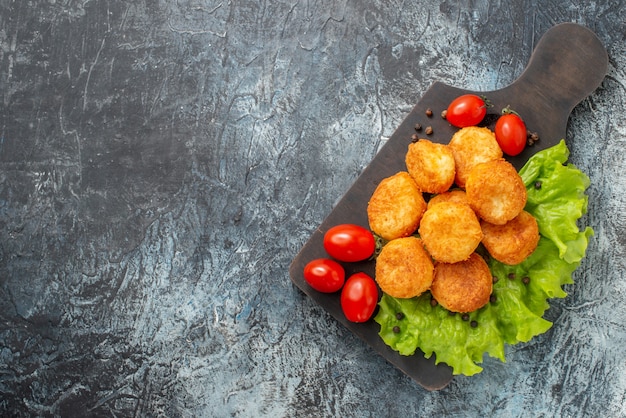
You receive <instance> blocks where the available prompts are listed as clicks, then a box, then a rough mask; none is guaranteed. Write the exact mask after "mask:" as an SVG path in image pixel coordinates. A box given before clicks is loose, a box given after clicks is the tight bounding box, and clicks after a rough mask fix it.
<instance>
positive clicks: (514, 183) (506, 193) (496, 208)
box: [465, 159, 527, 225]
mask: <svg viewBox="0 0 626 418" xmlns="http://www.w3.org/2000/svg"><path fill="white" fill-rule="evenodd" d="M465 193H466V195H467V200H468V202H469V205H470V206H471V208H472V209H474V211H475V212H476V214H477V215H478V216H479V217H480V218H481V219H483V220H485V221H487V222H489V223H492V224H495V225H504V224H505V223H507V222H508V221H510V220H511V219H513V218H515V217H516V216H517V215H519V214H520V212H521V211H522V210H523V209H524V206H526V199H527V192H526V186H524V181H523V180H522V178H521V177H520V175H519V174H518V173H517V170H515V167H513V165H512V164H511V163H509V162H508V161H506V160H504V159H499V160H494V161H488V162H486V163H480V164H478V165H476V166H475V167H474V168H473V169H472V171H471V172H470V174H469V176H468V177H467V183H466V184H465Z"/></svg>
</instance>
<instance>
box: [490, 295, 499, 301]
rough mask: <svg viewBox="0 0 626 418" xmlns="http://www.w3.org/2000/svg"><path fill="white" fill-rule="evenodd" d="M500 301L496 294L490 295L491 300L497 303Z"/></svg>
mask: <svg viewBox="0 0 626 418" xmlns="http://www.w3.org/2000/svg"><path fill="white" fill-rule="evenodd" d="M497 301H498V297H497V296H496V295H493V294H492V295H491V296H489V302H491V303H496V302H497Z"/></svg>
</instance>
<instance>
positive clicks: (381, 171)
mask: <svg viewBox="0 0 626 418" xmlns="http://www.w3.org/2000/svg"><path fill="white" fill-rule="evenodd" d="M607 65H608V56H607V53H606V50H605V49H604V47H603V46H602V43H601V42H600V40H599V39H598V38H597V37H596V35H595V34H594V33H593V32H591V31H590V30H588V29H587V28H585V27H583V26H580V25H577V24H574V23H563V24H559V25H556V26H554V27H552V28H551V29H550V30H548V31H547V32H546V33H545V34H544V35H543V37H542V38H541V40H540V41H539V43H538V44H537V46H536V48H535V50H534V51H533V53H532V56H531V58H530V61H529V63H528V66H527V67H526V69H525V70H524V72H523V73H522V74H521V76H520V77H519V78H518V79H517V80H516V81H515V82H513V83H512V84H510V85H509V86H507V87H505V88H503V89H500V90H496V91H488V92H472V91H469V90H463V89H459V88H455V87H451V86H448V85H445V84H442V83H435V84H433V85H432V87H431V88H430V89H428V90H427V91H426V93H425V94H424V96H423V97H422V98H421V100H420V101H419V103H418V104H417V105H416V106H415V107H414V108H413V110H412V111H411V112H410V113H409V115H408V116H407V117H406V118H405V119H404V121H403V122H402V124H401V125H400V126H399V127H398V129H397V130H396V131H395V132H394V133H393V135H392V136H391V137H390V138H389V140H388V141H387V143H386V144H385V145H384V146H383V147H382V149H381V150H380V151H379V153H378V154H377V155H376V157H375V158H374V159H373V160H372V162H371V163H370V164H369V166H368V167H367V168H366V169H365V170H364V171H363V173H362V174H361V175H360V176H359V178H358V179H357V180H356V181H355V183H354V184H353V186H352V187H351V188H350V189H349V190H348V191H347V192H346V194H345V195H344V196H343V197H342V198H341V200H340V201H339V202H338V203H337V205H336V206H335V208H334V209H333V210H332V211H331V213H330V214H329V215H328V217H327V218H326V219H325V220H324V221H323V222H322V224H321V225H320V226H319V228H318V229H317V230H316V231H315V232H314V233H313V234H312V235H311V237H310V239H309V240H308V242H307V243H306V244H305V245H304V246H303V248H302V250H301V251H300V252H299V253H298V255H297V256H296V257H295V258H294V260H293V262H292V264H291V266H290V269H289V272H290V276H291V280H292V281H293V283H294V284H295V285H296V286H297V287H298V288H300V289H301V290H302V291H303V292H304V293H305V294H307V295H308V296H310V297H311V298H312V299H313V300H315V301H316V302H317V303H318V304H319V305H320V306H322V307H323V308H324V309H325V310H326V311H328V312H329V313H330V314H331V315H332V316H333V317H334V318H336V319H337V320H338V321H339V322H341V323H342V324H343V325H345V326H346V327H347V328H348V329H350V331H352V332H353V333H354V334H356V335H358V336H359V337H360V338H362V339H363V340H364V341H365V342H366V343H367V344H369V345H370V346H371V347H372V348H373V349H374V350H375V351H376V352H377V353H379V354H380V355H382V356H383V357H384V358H385V359H387V360H388V361H389V362H390V363H392V364H394V365H395V366H396V367H397V368H399V369H400V370H402V371H403V372H404V373H406V374H407V375H408V376H410V377H411V378H413V379H414V380H415V381H416V382H417V383H419V384H420V385H422V386H423V387H425V388H426V389H428V390H436V389H441V388H443V387H445V386H446V385H447V384H448V383H449V382H450V381H451V380H452V369H451V368H450V367H449V366H447V365H445V364H439V365H435V356H434V355H433V356H432V357H431V358H430V359H426V358H424V356H423V353H421V352H419V351H418V352H416V354H414V355H413V356H401V355H399V354H398V353H397V352H395V351H393V350H392V349H391V348H389V347H388V346H387V345H386V344H385V343H384V342H383V341H382V339H381V338H380V337H379V336H378V332H379V328H380V327H379V325H378V324H377V323H376V322H374V321H373V320H370V321H368V322H367V323H364V324H356V323H352V322H349V321H347V320H346V319H345V317H344V315H343V312H342V311H341V306H340V302H339V293H335V294H323V293H319V292H317V291H315V290H313V289H312V288H311V287H309V286H308V284H307V283H306V282H305V281H304V277H303V269H304V266H305V265H306V264H307V263H308V262H309V261H311V260H313V259H315V258H322V257H328V255H327V254H326V252H325V251H324V248H323V245H322V241H323V236H324V233H325V232H326V231H327V230H328V229H329V228H330V227H332V226H334V225H337V224H342V223H354V224H358V225H362V226H365V227H368V222H367V212H366V208H367V202H368V201H369V198H370V196H371V195H372V193H373V191H374V189H375V188H376V186H377V185H378V184H379V182H380V181H381V180H382V179H384V178H385V177H388V176H390V175H393V174H395V173H397V172H398V171H406V166H405V162H404V158H405V155H406V152H407V147H408V145H409V144H410V143H411V135H413V134H414V133H416V131H415V129H414V127H415V125H416V124H418V123H419V124H421V125H422V127H423V129H425V128H426V127H427V126H430V127H432V129H433V133H432V134H430V135H426V133H425V132H424V130H422V131H421V132H417V133H418V135H419V136H420V137H422V138H428V139H430V140H431V141H433V142H440V143H448V142H449V141H450V138H451V137H452V135H453V134H454V132H455V131H456V130H457V128H454V127H453V126H451V125H450V124H449V123H448V122H446V120H445V119H443V118H442V117H441V116H440V115H441V111H442V110H444V109H445V108H447V106H448V104H449V103H450V102H451V101H452V100H453V99H454V98H456V97H458V96H460V95H461V94H465V93H476V94H479V95H482V96H486V97H487V98H488V99H489V101H490V102H491V103H492V104H493V107H492V108H491V112H499V111H500V110H501V109H502V108H504V107H506V106H511V108H512V109H515V110H516V111H517V112H518V113H519V114H520V115H521V116H522V117H523V119H524V120H525V122H526V125H527V127H528V129H529V130H531V131H533V132H536V133H537V134H538V135H539V138H540V140H539V142H537V143H536V144H535V145H534V146H532V147H527V148H526V149H525V150H524V152H522V153H521V154H520V155H518V156H516V157H513V158H509V161H511V163H512V164H513V165H514V166H515V167H517V168H518V169H519V168H521V167H522V166H523V165H524V163H525V162H526V161H527V160H528V158H529V157H530V156H531V155H533V154H534V153H536V152H537V151H539V150H542V149H545V148H548V147H551V146H553V145H556V144H557V143H558V142H559V141H560V140H561V139H565V133H566V129H567V122H568V119H569V115H570V113H571V111H572V110H573V108H574V107H575V106H576V105H577V104H578V103H579V102H580V101H582V100H583V99H584V98H585V97H587V96H588V95H589V94H591V93H592V92H593V91H594V90H595V89H596V88H597V87H598V86H599V85H600V83H601V82H602V80H603V79H604V77H605V75H606V71H607ZM427 109H431V110H432V111H433V115H432V116H431V117H428V116H426V110H427ZM343 265H344V267H345V268H346V275H347V276H348V275H350V274H352V273H355V272H358V271H363V272H366V273H368V274H370V275H371V276H372V277H374V262H372V261H369V262H362V263H352V264H349V263H343ZM347 276H346V277H347Z"/></svg>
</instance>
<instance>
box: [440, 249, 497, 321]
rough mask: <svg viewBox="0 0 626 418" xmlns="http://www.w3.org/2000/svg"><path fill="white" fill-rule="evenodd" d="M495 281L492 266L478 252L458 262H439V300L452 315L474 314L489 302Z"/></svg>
mask: <svg viewBox="0 0 626 418" xmlns="http://www.w3.org/2000/svg"><path fill="white" fill-rule="evenodd" d="M492 290H493V279H492V276H491V271H490V270H489V266H488V265H487V263H486V262H485V260H483V258H482V257H481V256H480V255H478V254H477V253H472V255H470V257H469V258H468V259H467V260H465V261H461V262H458V263H453V264H449V263H435V270H434V276H433V284H432V285H431V287H430V292H431V293H432V295H433V297H434V298H435V300H436V301H437V302H438V303H439V304H440V305H441V306H443V307H444V308H446V309H447V310H449V311H452V312H461V313H465V312H472V311H475V310H477V309H480V308H482V307H483V306H485V305H486V304H487V302H489V297H490V296H491V291H492Z"/></svg>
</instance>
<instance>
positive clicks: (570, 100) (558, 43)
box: [504, 23, 608, 116]
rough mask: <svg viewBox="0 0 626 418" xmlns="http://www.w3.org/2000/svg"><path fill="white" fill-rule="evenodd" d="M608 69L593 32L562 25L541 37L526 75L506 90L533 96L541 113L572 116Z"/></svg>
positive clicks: (574, 25)
mask: <svg viewBox="0 0 626 418" xmlns="http://www.w3.org/2000/svg"><path fill="white" fill-rule="evenodd" d="M607 67H608V55H607V52H606V50H605V48H604V46H603V45H602V43H601V41H600V40H599V39H598V37H597V36H596V35H595V34H594V33H593V32H592V31H591V30H589V29H587V28H586V27H584V26H581V25H578V24H575V23H561V24H559V25H556V26H553V27H552V28H550V29H549V30H548V31H547V32H546V33H545V34H544V35H543V36H542V37H541V39H540V40H539V43H538V44H537V46H536V47H535V49H534V51H533V53H532V55H531V57H530V60H529V62H528V65H527V66H526V69H525V70H524V72H523V73H522V74H521V75H520V77H519V78H518V79H517V80H516V81H514V82H513V83H512V84H511V85H510V86H508V87H507V88H505V89H504V90H512V91H514V92H515V93H516V94H524V95H525V96H527V95H529V94H530V95H531V96H532V97H529V98H528V99H529V101H531V102H532V101H536V102H538V105H539V109H537V110H539V111H540V112H541V108H544V109H545V110H546V111H549V110H550V109H554V107H557V108H559V109H561V111H565V112H566V113H567V116H569V113H570V112H571V111H572V109H574V107H575V106H576V105H577V104H578V103H580V102H581V101H582V100H583V99H584V98H586V97H587V96H588V95H590V94H591V93H592V92H593V91H594V90H595V89H596V88H597V87H598V86H599V85H600V84H601V82H602V80H603V79H604V77H605V75H606V72H607ZM527 97H528V96H527Z"/></svg>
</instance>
